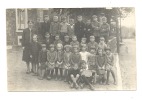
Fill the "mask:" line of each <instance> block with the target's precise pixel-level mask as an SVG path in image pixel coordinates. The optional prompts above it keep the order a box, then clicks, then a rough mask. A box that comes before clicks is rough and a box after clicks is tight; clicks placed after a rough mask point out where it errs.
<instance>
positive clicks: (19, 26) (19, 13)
mask: <svg viewBox="0 0 142 100" xmlns="http://www.w3.org/2000/svg"><path fill="white" fill-rule="evenodd" d="M26 27H27V9H16V32H22V31H23V29H25V28H26Z"/></svg>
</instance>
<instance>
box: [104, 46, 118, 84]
mask: <svg viewBox="0 0 142 100" xmlns="http://www.w3.org/2000/svg"><path fill="white" fill-rule="evenodd" d="M105 51H106V57H107V64H106V70H107V82H106V84H107V85H109V75H110V73H111V74H112V77H113V80H114V83H113V84H115V85H116V79H115V73H114V56H113V54H112V53H111V50H110V48H106V50H105Z"/></svg>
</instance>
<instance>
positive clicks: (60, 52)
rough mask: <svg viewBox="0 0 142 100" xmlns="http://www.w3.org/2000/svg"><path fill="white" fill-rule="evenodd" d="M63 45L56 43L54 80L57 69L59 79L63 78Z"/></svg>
mask: <svg viewBox="0 0 142 100" xmlns="http://www.w3.org/2000/svg"><path fill="white" fill-rule="evenodd" d="M63 55H64V52H63V45H62V44H61V43H58V44H57V61H56V67H55V74H56V80H57V79H58V69H59V71H60V80H63V59H64V58H63V57H64V56H63Z"/></svg>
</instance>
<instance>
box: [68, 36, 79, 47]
mask: <svg viewBox="0 0 142 100" xmlns="http://www.w3.org/2000/svg"><path fill="white" fill-rule="evenodd" d="M70 45H71V46H72V47H73V46H75V45H78V46H79V42H78V41H77V37H76V36H75V35H73V36H72V41H71V43H70Z"/></svg>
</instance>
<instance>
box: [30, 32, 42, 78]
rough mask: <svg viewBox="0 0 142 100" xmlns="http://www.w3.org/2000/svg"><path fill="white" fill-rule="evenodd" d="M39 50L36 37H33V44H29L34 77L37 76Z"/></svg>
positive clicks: (39, 46)
mask: <svg viewBox="0 0 142 100" xmlns="http://www.w3.org/2000/svg"><path fill="white" fill-rule="evenodd" d="M40 50H41V45H40V44H39V43H38V41H37V35H33V42H32V43H31V55H32V70H33V73H34V75H37V70H38V57H39V52H40Z"/></svg>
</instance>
